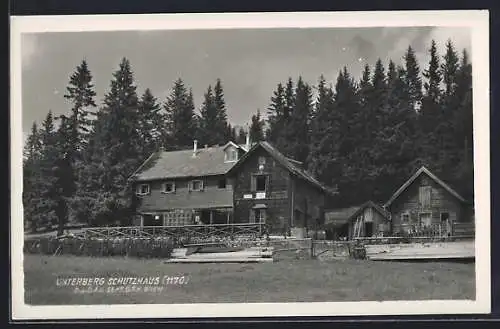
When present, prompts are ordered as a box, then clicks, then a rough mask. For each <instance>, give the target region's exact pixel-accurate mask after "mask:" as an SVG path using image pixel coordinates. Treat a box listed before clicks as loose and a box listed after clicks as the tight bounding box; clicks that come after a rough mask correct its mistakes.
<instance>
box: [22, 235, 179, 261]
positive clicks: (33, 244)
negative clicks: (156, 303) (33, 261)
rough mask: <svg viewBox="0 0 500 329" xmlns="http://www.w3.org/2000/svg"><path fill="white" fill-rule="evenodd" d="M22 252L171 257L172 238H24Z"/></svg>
mask: <svg viewBox="0 0 500 329" xmlns="http://www.w3.org/2000/svg"><path fill="white" fill-rule="evenodd" d="M23 249H24V252H25V253H30V254H43V255H54V254H58V255H75V256H90V257H101V256H107V257H110V256H130V257H138V258H170V256H171V254H172V251H173V249H174V243H173V240H172V239H171V238H169V237H160V238H114V239H100V238H89V239H79V238H64V239H57V238H53V237H50V238H40V239H36V240H35V239H32V240H26V241H25V243H24V248H23Z"/></svg>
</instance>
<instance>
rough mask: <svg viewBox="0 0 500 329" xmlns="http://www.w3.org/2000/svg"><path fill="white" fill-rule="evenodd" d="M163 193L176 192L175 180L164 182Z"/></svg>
mask: <svg viewBox="0 0 500 329" xmlns="http://www.w3.org/2000/svg"><path fill="white" fill-rule="evenodd" d="M161 192H162V193H174V192H175V183H174V182H166V183H163V184H162V189H161Z"/></svg>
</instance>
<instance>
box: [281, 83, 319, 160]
mask: <svg viewBox="0 0 500 329" xmlns="http://www.w3.org/2000/svg"><path fill="white" fill-rule="evenodd" d="M312 111H313V105H312V91H311V87H310V86H309V85H308V84H307V83H305V82H304V81H303V80H302V77H299V79H298V81H297V86H296V88H295V102H294V107H293V110H292V115H291V117H290V123H289V128H288V130H287V131H288V138H287V141H288V143H289V149H288V152H287V153H286V154H287V155H288V156H290V157H292V158H294V159H295V160H298V161H300V162H306V160H307V158H308V155H309V124H310V119H311V113H312ZM292 132H293V133H292Z"/></svg>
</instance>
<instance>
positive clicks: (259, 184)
mask: <svg viewBox="0 0 500 329" xmlns="http://www.w3.org/2000/svg"><path fill="white" fill-rule="evenodd" d="M254 179H255V191H256V192H265V191H266V185H267V176H264V175H259V176H254Z"/></svg>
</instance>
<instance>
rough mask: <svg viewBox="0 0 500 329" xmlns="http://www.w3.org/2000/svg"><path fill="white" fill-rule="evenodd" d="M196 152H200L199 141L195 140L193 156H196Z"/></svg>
mask: <svg viewBox="0 0 500 329" xmlns="http://www.w3.org/2000/svg"><path fill="white" fill-rule="evenodd" d="M196 151H198V141H197V140H196V139H195V140H194V145H193V156H196Z"/></svg>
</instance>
